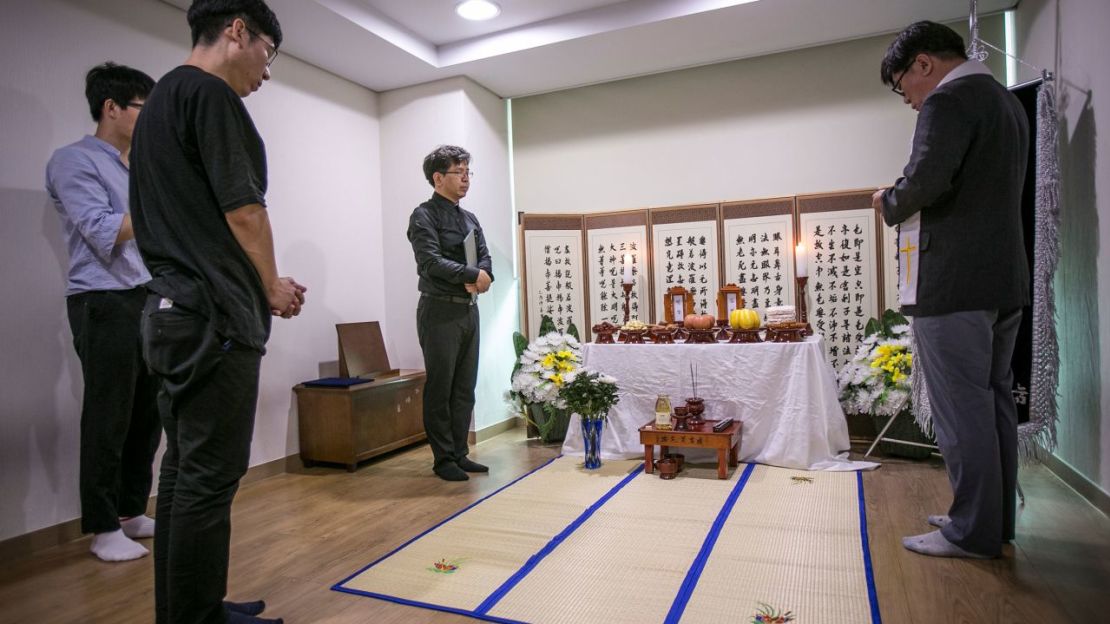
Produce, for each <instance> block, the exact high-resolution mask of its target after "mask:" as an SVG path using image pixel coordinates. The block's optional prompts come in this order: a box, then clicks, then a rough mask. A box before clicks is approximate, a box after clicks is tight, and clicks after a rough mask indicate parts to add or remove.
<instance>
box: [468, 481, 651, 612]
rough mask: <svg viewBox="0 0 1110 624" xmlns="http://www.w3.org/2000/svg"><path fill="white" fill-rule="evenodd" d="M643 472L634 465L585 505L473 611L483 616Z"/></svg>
mask: <svg viewBox="0 0 1110 624" xmlns="http://www.w3.org/2000/svg"><path fill="white" fill-rule="evenodd" d="M643 473H644V465H643V464H640V465H638V466H636V469H635V470H633V471H632V472H630V473H628V476H627V477H625V478H623V479H621V482H620V483H618V484H616V485H614V486H613V487H612V488H611V489H610V490H609V491H608V492H606V493H605V495H604V496H602V497H601V498H599V499H597V500H596V501H594V503H593V504H592V505H590V506H589V507H587V508H586V509H585V510H584V511H583V512H582V513H580V514H578V517H577V518H575V519H574V521H573V522H571V523H570V524H568V525H567V526H566V528H564V529H563V530H562V531H559V533H558V534H556V535H555V537H552V538H551V540H550V541H548V542H547V544H545V545H544V547H543V548H541V549H539V551H537V552H536V554H534V555H532V556H531V557H529V558H528V561H525V562H524V565H522V566H520V569H519V570H517V571H516V572H514V573H513V575H512V576H510V577H509V578H508V579H506V580H505V582H504V583H502V584H501V587H498V588H497V589H495V590H493V593H492V594H490V595H489V596H488V597H487V598H486V599H485V600H483V601H482V604H480V605H478V607H477V608H476V609H474V613H475V614H476V615H478V616H484V615H485V614H486V613H488V612H489V610H490V609H492V608H493V607H494V606H495V605H497V603H498V602H500V601H501V599H502V598H504V597H505V594H507V593H509V592H510V591H512V589H513V588H514V587H516V586H517V584H518V583H520V582H521V581H523V580H524V577H526V576H528V574H529V573H531V572H532V570H534V569H535V567H536V566H537V565H539V563H540V562H541V561H543V560H544V559H545V558H546V557H547V556H548V555H550V554H551V553H552V552H554V550H555V549H556V548H558V547H559V544H562V543H563V542H564V541H566V539H567V538H568V537H570V535H571V534H572V533H574V532H575V531H577V530H578V527H580V526H582V525H583V524H584V523H585V522H586V520H589V519H590V516H592V515H594V514H595V513H596V512H597V510H598V509H601V507H602V506H603V505H605V503H607V502H609V499H611V498H613V497H614V496H616V494H617V492H619V491H621V490H622V489H624V486H626V485H628V484H629V483H631V482H632V480H633V479H635V478H636V477H638V476H640V475H641V474H643Z"/></svg>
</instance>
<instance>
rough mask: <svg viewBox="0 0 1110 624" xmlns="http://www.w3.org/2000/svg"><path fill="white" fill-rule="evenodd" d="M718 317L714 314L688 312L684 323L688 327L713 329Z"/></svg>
mask: <svg viewBox="0 0 1110 624" xmlns="http://www.w3.org/2000/svg"><path fill="white" fill-rule="evenodd" d="M716 323H717V319H716V318H714V317H713V315H712V314H687V315H686V318H685V319H683V321H682V325H683V327H685V328H686V329H713V326H714V325H715V324H716Z"/></svg>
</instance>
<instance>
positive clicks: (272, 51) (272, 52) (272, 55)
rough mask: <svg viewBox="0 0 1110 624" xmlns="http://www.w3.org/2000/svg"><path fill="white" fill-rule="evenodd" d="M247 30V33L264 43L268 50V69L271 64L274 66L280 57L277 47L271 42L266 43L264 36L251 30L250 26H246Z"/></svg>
mask: <svg viewBox="0 0 1110 624" xmlns="http://www.w3.org/2000/svg"><path fill="white" fill-rule="evenodd" d="M245 28H246V29H247V32H249V33H250V34H252V35H254V36H255V37H256V38H258V40H259V41H261V42H262V44H263V45H265V46H266V49H267V50H268V52H267V53H266V67H269V66H270V65H271V64H273V62H274V60H275V59H276V58H277V57H278V49H277V46H275V45H274V44H272V43H270V42H269V41H266V40H265V39H263V38H262V35H260V34H258V33H257V32H255V31H254V29H253V28H251V27H250V26H245Z"/></svg>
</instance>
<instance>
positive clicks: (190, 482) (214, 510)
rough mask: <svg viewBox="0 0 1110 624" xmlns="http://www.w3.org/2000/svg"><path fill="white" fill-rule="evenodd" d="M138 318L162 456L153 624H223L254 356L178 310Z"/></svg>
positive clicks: (246, 450) (154, 309)
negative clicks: (155, 386)
mask: <svg viewBox="0 0 1110 624" xmlns="http://www.w3.org/2000/svg"><path fill="white" fill-rule="evenodd" d="M160 300H161V298H160V297H157V296H152V297H150V299H149V300H148V302H147V306H146V309H145V310H144V312H143V348H144V354H145V355H146V358H147V362H148V364H149V365H150V367H151V369H152V370H154V371H155V372H156V373H157V374H158V375H159V376H160V377H161V378H162V382H163V383H162V391H161V392H160V393H159V395H158V406H159V409H160V411H161V414H162V422H163V425H164V427H165V429H166V454H165V455H164V456H163V458H162V469H161V472H160V474H159V481H158V510H157V511H158V523H157V525H156V527H155V535H154V598H155V614H156V621H157V622H158V623H159V624H201V623H204V624H208V623H221V624H222V623H223V622H225V621H226V615H225V613H224V610H223V598H224V596H225V595H226V594H227V568H228V558H229V550H230V545H231V501H232V499H233V498H234V497H235V493H236V491H238V489H239V479H240V478H242V476H243V475H244V474H245V473H246V471H247V467H248V463H249V460H250V443H251V436H252V434H253V432H254V414H255V404H256V402H257V399H258V373H259V367H260V364H261V360H262V354H261V353H259V352H257V351H254V350H252V349H249V348H247V347H244V346H241V345H238V344H236V343H233V342H231V341H227V340H223V339H221V338H220V337H219V336H217V335H216V333H215V331H214V330H213V329H212V327H211V326H210V323H209V322H208V320H207V319H206V318H204V317H203V316H201V315H198V314H194V313H192V312H189V311H187V310H183V309H181V308H180V307H177V306H174V307H170V308H160V307H159V302H160Z"/></svg>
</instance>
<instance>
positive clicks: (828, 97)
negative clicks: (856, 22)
mask: <svg viewBox="0 0 1110 624" xmlns="http://www.w3.org/2000/svg"><path fill="white" fill-rule="evenodd" d="M1000 26H1001V19H1000V18H997V17H995V18H991V19H990V20H984V24H983V32H984V33H985V34H984V37H988V36H991V35H993V37H991V38H992V40H993V41H995V42H997V43H999V44H1001V43H1002V42H1001V41H999V40H1000V39H1001V38H1002V37H1001V34H1000V31H999V28H1000ZM953 27H954V28H956V29H957V30H961V29H962V27H961V26H960V25H958V24H953ZM964 29H965V28H964ZM892 39H893V35H885V36H881V37H873V38H869V39H862V40H858V41H851V42H846V43H840V44H836V45H829V46H822V47H820V48H812V49H807V50H800V51H796V52H789V53H784V54H776V55H772V56H766V57H761V58H755V59H748V60H741V61H734V62H730V63H721V64H717V65H709V66H705V67H697V68H693V69H687V70H681V71H675V72H669V73H665V74H658V75H654V76H647V77H642V78H633V79H629V80H623V81H618V82H611V83H607V84H601V85H594V86H589V87H582V88H579V89H571V90H567V91H561V92H557V93H550V94H545V95H538V96H532V97H526V98H520V99H514V100H513V151H514V163H513V164H514V166H515V168H516V181H515V182H516V208H517V210H521V211H524V212H534V213H544V212H548V213H561V212H597V211H602V210H628V209H633V208H644V207H651V206H668V205H678V204H693V203H701V202H718V201H723V200H741V199H758V198H764V197H776V196H783V195H795V194H803V193H819V192H827V191H836V190H845V189H854V188H863V187H876V186H881V185H887V184H890V183H891V182H893V181H894V180H895V179H896V178H897V177H898V176H899V175H900V173H901V169H902V167H903V166H904V165H905V162H906V157H907V155H908V153H909V145H910V139H911V137H912V135H913V127H914V123H915V122H916V119H917V117H916V114H915V113H914V112H913V111H912V110H910V108H909V107H908V106H904V105H902V104H901V100H900V99H899V98H898V97H897V96H895V95H894V94H893V93H891V91H890V89H889V88H888V87H886V86H884V85H883V84H882V83H881V82H880V81H879V63H880V61H881V60H882V57H883V53H884V52H885V51H886V47H887V45H888V44H889V43H890V41H891V40H892ZM993 66H994V62H993V61H992V69H993ZM997 66H998V67H999V68H1001V67H1003V65H1002V64H1001V63H1000V62H999V63H998V64H997ZM995 75H996V76H997V77H998V78H999V80H1001V81H1005V74H1004V71H995Z"/></svg>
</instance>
